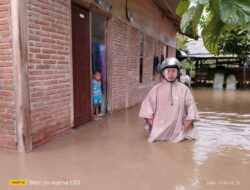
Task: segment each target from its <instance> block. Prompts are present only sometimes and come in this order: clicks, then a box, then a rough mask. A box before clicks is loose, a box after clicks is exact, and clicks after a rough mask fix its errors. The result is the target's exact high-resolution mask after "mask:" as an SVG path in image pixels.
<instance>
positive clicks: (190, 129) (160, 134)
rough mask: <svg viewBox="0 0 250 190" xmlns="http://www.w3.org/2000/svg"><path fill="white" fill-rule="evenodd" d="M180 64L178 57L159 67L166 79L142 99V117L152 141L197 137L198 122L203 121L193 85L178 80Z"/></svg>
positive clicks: (178, 140) (172, 140)
mask: <svg viewBox="0 0 250 190" xmlns="http://www.w3.org/2000/svg"><path fill="white" fill-rule="evenodd" d="M179 65H180V62H179V61H178V60H177V59H176V58H168V59H165V60H164V61H163V62H162V63H161V65H160V66H159V70H160V72H161V74H162V77H163V79H164V80H163V81H162V82H160V83H159V84H157V85H155V86H154V87H153V88H152V89H151V90H150V92H149V93H148V94H147V96H146V98H145V99H144V101H143V102H142V105H141V109H140V113H139V117H142V118H144V119H145V123H146V125H147V126H148V130H149V139H148V141H149V142H154V141H168V142H173V143H175V142H180V141H182V140H184V139H190V140H191V139H196V138H197V132H196V128H195V127H194V122H195V121H197V120H199V116H198V111H197V107H196V104H195V102H194V98H193V96H192V94H191V92H190V90H189V88H188V87H187V86H185V85H184V84H182V83H180V82H178V81H177V76H178V73H179V72H180V67H179Z"/></svg>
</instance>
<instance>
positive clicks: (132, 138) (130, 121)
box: [0, 89, 250, 190]
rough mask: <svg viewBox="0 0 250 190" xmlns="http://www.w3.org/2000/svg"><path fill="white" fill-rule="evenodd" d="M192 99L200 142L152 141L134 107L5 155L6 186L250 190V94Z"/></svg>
mask: <svg viewBox="0 0 250 190" xmlns="http://www.w3.org/2000/svg"><path fill="white" fill-rule="evenodd" d="M193 94H194V96H195V99H196V101H197V103H198V108H199V111H200V117H201V120H200V121H199V122H198V123H197V127H198V130H199V133H200V138H199V140H197V141H185V142H182V143H178V144H171V143H164V142H158V143H148V142H147V133H146V132H145V131H144V129H143V127H142V121H141V120H140V119H138V117H137V115H138V110H139V106H136V107H133V108H131V109H129V110H125V111H121V112H117V113H114V114H112V115H110V116H108V117H105V118H103V119H102V120H100V121H96V122H90V123H89V124H87V125H85V127H81V128H78V129H77V130H74V131H73V133H71V134H68V135H65V136H63V137H61V138H58V139H57V140H55V141H53V142H51V143H49V144H47V145H45V146H43V147H41V148H38V149H36V150H35V151H33V152H31V153H28V154H20V153H10V152H5V151H0V189H1V190H2V189H4V190H5V189H14V188H13V187H10V186H9V185H8V180H9V179H20V178H21V179H27V180H28V185H27V186H25V187H17V188H15V189H52V190H53V189H60V190H64V189H70V190H71V189H72V190H78V189H79V190H113V189H114V190H128V189H129V190H140V189H142V190H161V189H164V190H165V189H166V190H168V189H170V190H171V189H173V190H200V189H201V190H211V189H218V190H224V189H230V190H231V189H239V190H249V189H250V180H249V176H250V91H220V90H212V89H194V90H193ZM35 182H36V183H35ZM67 183H69V184H67ZM70 183H71V184H70ZM79 183H80V184H79Z"/></svg>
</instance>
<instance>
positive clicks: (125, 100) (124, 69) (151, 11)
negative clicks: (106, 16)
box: [107, 0, 177, 111]
mask: <svg viewBox="0 0 250 190" xmlns="http://www.w3.org/2000/svg"><path fill="white" fill-rule="evenodd" d="M125 2H126V1H125V0H116V1H113V10H112V15H113V17H112V18H111V19H110V20H109V21H108V22H109V23H108V38H107V39H108V41H107V43H108V51H109V52H110V53H108V65H109V69H108V80H109V82H108V87H109V88H108V109H109V111H116V110H120V109H124V108H128V107H131V106H134V105H136V104H138V103H140V102H141V101H142V100H143V99H144V97H145V95H146V94H147V93H148V91H149V90H150V89H151V88H152V86H153V85H154V84H156V83H157V82H159V81H160V75H159V74H156V75H155V76H153V58H154V56H155V55H156V56H158V57H159V58H160V56H161V55H162V54H163V55H164V46H168V56H174V57H175V40H176V30H177V28H176V26H175V25H174V24H172V23H171V21H170V20H168V18H166V17H163V16H162V13H161V11H159V9H158V8H157V7H156V5H155V4H154V3H153V2H152V1H150V0H148V1H145V0H138V1H136V2H135V1H128V9H129V10H130V11H132V12H133V15H134V20H133V22H128V21H127V19H126V15H125ZM138 4H139V5H140V6H138ZM140 35H144V56H143V60H144V61H143V80H142V83H140V82H139V50H140V42H139V41H140ZM109 57H112V58H109Z"/></svg>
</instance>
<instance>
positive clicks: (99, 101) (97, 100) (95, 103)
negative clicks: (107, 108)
mask: <svg viewBox="0 0 250 190" xmlns="http://www.w3.org/2000/svg"><path fill="white" fill-rule="evenodd" d="M101 105H102V97H94V98H93V106H94V108H98V107H100V106H101Z"/></svg>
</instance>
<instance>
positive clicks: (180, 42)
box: [176, 33, 188, 50]
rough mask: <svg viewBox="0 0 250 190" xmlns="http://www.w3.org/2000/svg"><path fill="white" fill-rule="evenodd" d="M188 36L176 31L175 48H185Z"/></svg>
mask: <svg viewBox="0 0 250 190" xmlns="http://www.w3.org/2000/svg"><path fill="white" fill-rule="evenodd" d="M187 43H188V38H187V37H186V36H184V35H182V34H179V33H177V37H176V48H177V49H179V50H187Z"/></svg>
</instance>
